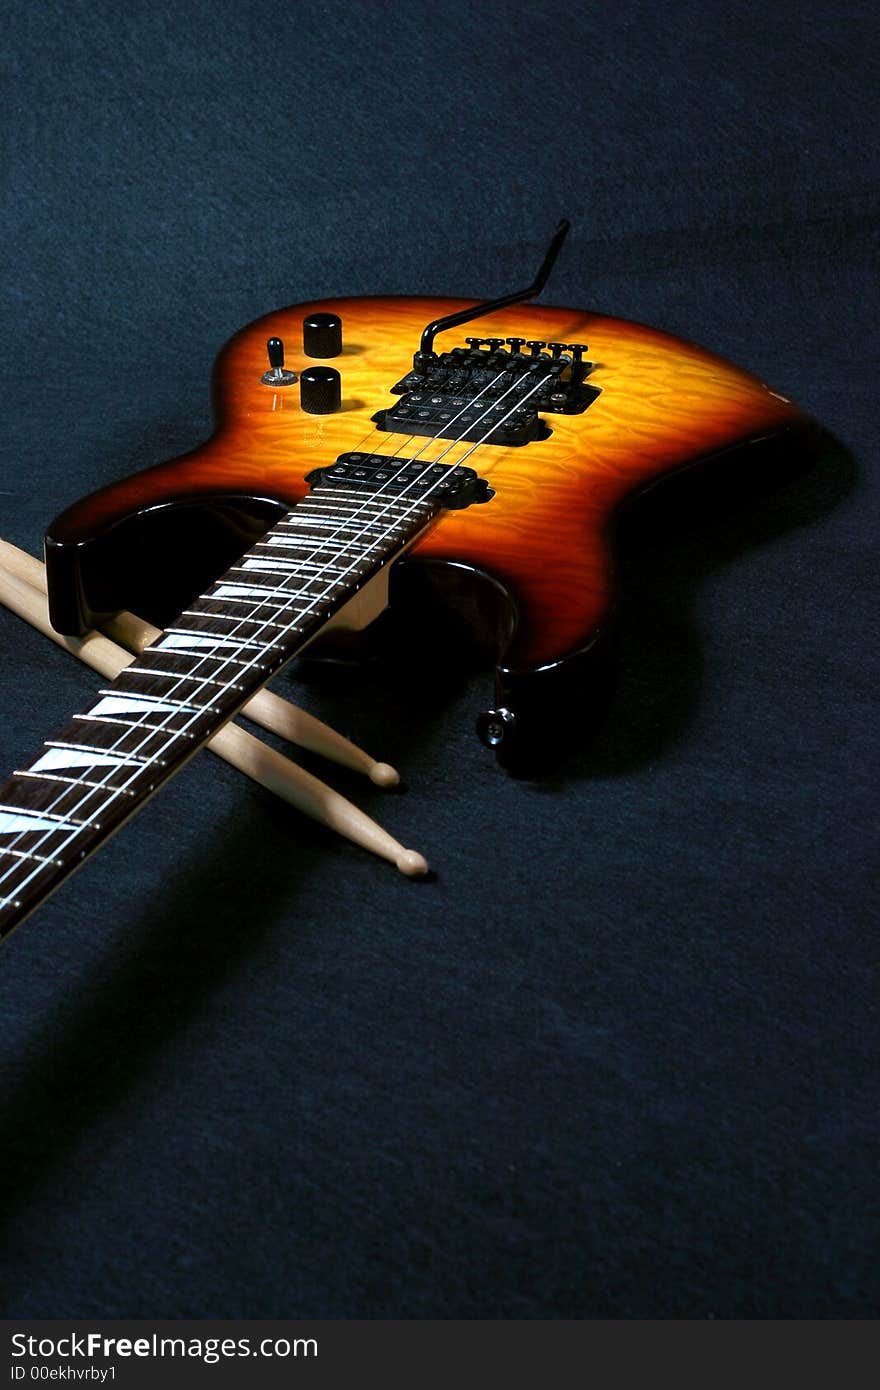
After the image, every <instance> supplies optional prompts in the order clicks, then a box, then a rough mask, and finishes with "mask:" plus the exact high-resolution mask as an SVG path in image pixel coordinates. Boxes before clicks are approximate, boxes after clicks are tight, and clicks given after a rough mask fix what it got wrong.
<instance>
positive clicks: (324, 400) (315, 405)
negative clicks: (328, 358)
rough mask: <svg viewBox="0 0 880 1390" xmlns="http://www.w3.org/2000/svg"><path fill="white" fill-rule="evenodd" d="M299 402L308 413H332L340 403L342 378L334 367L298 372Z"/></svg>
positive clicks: (313, 368) (308, 368)
mask: <svg viewBox="0 0 880 1390" xmlns="http://www.w3.org/2000/svg"><path fill="white" fill-rule="evenodd" d="M299 403H300V405H301V406H302V408H303V410H307V411H308V413H309V414H310V415H332V414H333V411H334V410H338V409H339V407H340V405H341V404H342V379H341V377H340V375H339V373H338V372H337V370H336V368H335V367H306V369H305V371H303V372H300V378H299Z"/></svg>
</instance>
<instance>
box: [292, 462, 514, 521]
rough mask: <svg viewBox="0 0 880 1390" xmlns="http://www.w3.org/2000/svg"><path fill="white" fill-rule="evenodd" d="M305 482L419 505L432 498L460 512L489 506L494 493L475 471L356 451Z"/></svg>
mask: <svg viewBox="0 0 880 1390" xmlns="http://www.w3.org/2000/svg"><path fill="white" fill-rule="evenodd" d="M306 482H307V483H311V485H312V488H313V489H317V488H334V487H337V488H346V489H351V488H358V489H360V488H362V489H363V491H364V495H365V496H368V495H369V494H370V493H374V494H380V493H381V495H382V496H388V497H392V496H393V497H399V496H403V497H405V498H407V499H412V500H413V501H414V502H415V501H420V500H421V499H423V498H428V497H433V498H435V499H436V501H437V502H439V503H440V505H441V506H443V507H449V508H453V509H458V508H461V507H469V506H470V505H471V503H474V502H488V501H489V499H490V498H491V497H494V496H495V493H494V492H493V491H492V489H491V488H490V487H489V484H488V483H487V482H486V480H485V479H484V478H481V477H480V476H479V474H478V473H476V472H475V471H474V470H473V468H463V467H462V465H461V464H456V465H455V466H448V465H447V464H444V463H431V462H430V461H429V460H427V459H405V458H393V457H391V456H390V455H388V454H367V453H360V452H358V451H354V452H351V453H347V454H340V455H339V458H338V459H337V460H336V462H335V463H334V464H331V465H330V467H329V468H314V469H312V472H311V473H307V474H306Z"/></svg>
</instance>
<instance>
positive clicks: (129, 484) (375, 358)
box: [0, 223, 806, 936]
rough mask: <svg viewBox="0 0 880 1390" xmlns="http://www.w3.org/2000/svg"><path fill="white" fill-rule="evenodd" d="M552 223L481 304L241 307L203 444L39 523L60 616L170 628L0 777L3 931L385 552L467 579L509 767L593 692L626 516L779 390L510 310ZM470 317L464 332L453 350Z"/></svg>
mask: <svg viewBox="0 0 880 1390" xmlns="http://www.w3.org/2000/svg"><path fill="white" fill-rule="evenodd" d="M567 230H568V224H567V223H561V224H560V226H559V228H558V229H557V232H556V235H555V237H554V239H553V241H552V242H551V244H550V247H549V249H548V252H547V254H546V256H545V259H544V262H543V264H542V266H541V269H540V271H539V273H538V276H537V278H536V279H535V281H534V282H533V283H532V284H531V285H529V286H527V287H526V288H525V289H523V290H520V291H517V292H516V293H514V294H510V295H507V296H503V297H502V298H500V299H497V300H493V301H489V302H486V303H481V304H478V305H473V304H470V305H469V304H465V303H464V302H459V301H450V300H437V299H428V298H423V299H419V298H413V299H408V298H375V299H366V298H364V299H348V300H334V301H331V302H322V303H310V304H301V305H298V306H295V307H293V308H288V309H283V310H280V311H278V312H277V313H272V314H269V315H267V316H266V317H265V318H262V319H259V320H258V321H257V322H256V323H253V324H251V325H250V326H249V327H248V328H246V329H244V330H243V331H242V332H240V333H238V334H237V335H236V336H235V337H234V338H233V339H232V340H231V341H230V342H229V343H228V344H227V346H226V347H225V348H224V349H223V351H222V352H221V354H220V356H219V358H218V361H217V364H216V368H215V376H214V390H215V416H216V432H215V433H214V435H213V437H212V438H211V439H210V440H209V441H208V442H207V443H206V444H204V445H203V446H202V447H200V448H198V449H196V450H195V451H194V452H193V453H190V454H187V455H185V456H183V457H182V458H178V459H174V460H172V461H170V462H168V463H163V464H160V465H158V466H157V467H153V468H149V469H147V470H146V471H144V472H142V473H139V474H137V475H136V476H134V477H130V478H126V479H124V480H122V481H121V482H117V483H114V484H112V485H111V486H109V487H105V488H103V489H102V490H100V491H99V492H96V493H94V494H93V495H92V496H90V497H88V498H86V499H84V500H83V501H80V502H77V503H76V504H75V505H74V506H72V507H70V508H69V509H68V510H67V511H65V512H64V513H63V514H62V515H61V516H60V517H58V519H57V520H56V521H55V522H53V523H52V525H51V526H50V528H49V531H48V533H47V535H46V544H45V555H46V566H47V576H48V582H49V595H50V612H51V616H52V621H53V624H54V626H55V627H56V628H57V629H58V630H59V631H61V632H64V633H67V634H71V635H81V634H83V633H84V632H86V631H87V630H89V629H90V628H94V627H98V626H100V625H101V624H102V622H105V621H107V619H108V618H109V617H110V616H112V615H113V614H114V613H116V612H118V611H120V610H121V609H122V608H129V609H133V610H134V611H149V609H150V608H152V609H153V610H155V609H156V608H157V607H162V606H163V605H164V607H165V608H166V610H167V611H168V612H169V613H170V614H174V613H177V616H176V617H172V618H171V621H169V622H168V623H167V624H166V625H165V632H164V634H163V635H162V637H161V638H160V639H159V640H158V641H156V642H155V644H154V645H153V646H151V647H149V648H147V649H146V650H145V651H144V653H143V655H142V656H141V657H139V658H138V659H137V660H136V661H135V662H134V664H133V665H131V666H129V667H128V668H127V669H126V670H125V671H124V672H123V674H122V675H120V676H119V677H118V679H116V680H115V681H113V683H112V684H110V685H108V686H107V687H106V688H104V689H102V690H100V691H99V692H98V694H97V695H96V697H95V699H94V700H93V701H92V702H91V704H90V705H89V707H88V709H86V710H85V711H84V712H83V713H81V714H78V715H76V716H74V718H73V719H72V720H71V722H70V723H69V724H67V725H66V727H65V728H63V729H62V730H61V731H60V732H59V733H58V734H57V735H56V737H55V738H53V739H50V740H48V741H47V742H46V743H45V744H44V745H43V747H42V749H41V750H40V751H39V753H38V754H37V756H36V757H35V758H34V759H33V760H32V761H31V762H30V763H28V764H27V765H26V766H25V767H23V768H21V769H19V770H18V771H16V772H15V773H14V774H13V776H12V777H11V778H10V780H9V781H8V782H6V784H5V785H4V786H3V787H2V788H0V936H2V935H5V934H7V933H8V932H9V931H10V930H11V929H12V928H13V927H14V926H16V925H17V924H18V923H19V922H20V921H22V920H23V918H24V917H25V916H27V914H28V913H29V912H30V911H31V910H32V909H33V908H34V907H35V906H37V904H38V903H40V902H41V901H42V900H43V899H44V898H46V897H47V896H48V894H49V893H51V892H52V891H54V889H55V888H56V887H58V885H59V884H60V883H61V882H63V880H64V879H65V878H66V877H67V876H68V875H69V874H70V873H71V872H72V871H73V870H74V869H75V868H77V867H78V866H79V865H80V864H81V863H82V862H83V861H84V860H85V859H86V858H87V857H88V856H89V855H90V854H91V853H92V852H93V851H94V850H95V849H97V848H98V847H99V845H100V844H101V843H102V842H103V841H105V840H106V839H107V838H108V837H109V836H110V835H111V834H113V833H114V832H115V831H116V830H118V829H119V828H120V827H121V826H122V825H123V824H124V823H125V822H126V821H127V820H128V819H129V817H130V816H132V815H133V814H134V812H135V811H137V810H138V809H139V807H140V806H141V805H142V804H143V803H144V801H145V800H146V799H147V798H149V797H150V796H151V795H152V794H153V793H154V792H156V791H157V790H158V789H159V788H160V787H161V786H162V785H163V783H164V782H166V781H167V780H168V779H169V778H170V777H171V776H172V775H173V774H174V773H175V772H176V771H177V770H178V769H179V768H180V767H181V766H182V765H183V764H184V763H185V762H186V761H187V760H188V759H189V758H190V757H191V756H192V755H193V754H194V753H195V752H196V751H197V750H198V749H199V748H200V747H201V746H202V744H204V743H205V742H206V740H207V739H208V738H209V737H210V736H211V735H212V734H213V733H214V732H215V731H216V730H217V728H218V727H219V726H220V725H221V724H223V723H224V722H225V721H226V720H228V719H230V718H231V717H232V716H233V715H235V713H236V712H237V711H238V710H239V709H240V707H241V706H242V705H243V704H244V703H245V701H246V700H247V699H248V698H249V697H250V696H251V695H252V694H253V693H254V691H255V690H256V689H258V688H259V687H260V686H262V685H263V684H265V683H266V682H267V681H268V680H270V679H271V678H272V677H273V676H275V675H276V674H277V673H278V672H279V671H280V670H281V669H282V667H284V666H285V665H286V664H287V663H288V662H289V661H291V659H292V658H293V657H294V656H296V655H298V654H299V653H301V652H302V651H303V650H304V648H305V647H306V646H307V645H308V644H309V643H310V642H311V641H312V640H313V639H314V638H315V637H317V636H318V635H319V634H320V633H322V631H324V630H325V629H326V628H327V626H328V625H329V624H330V623H331V621H332V620H334V618H336V619H337V620H338V619H339V616H340V615H343V616H344V617H347V618H348V620H349V621H350V622H351V623H352V624H353V625H354V626H362V625H363V624H364V623H366V622H369V621H371V620H372V618H373V617H374V616H375V615H376V614H377V613H379V612H381V610H382V609H383V607H384V606H385V604H386V603H387V597H388V576H389V571H390V568H391V566H392V565H393V564H395V562H397V561H401V565H400V568H399V570H396V571H395V573H396V574H397V573H400V572H404V573H406V574H409V575H411V576H414V577H415V578H418V577H424V576H427V575H435V574H445V575H447V576H450V577H451V578H452V579H453V580H454V581H455V582H456V584H457V586H458V587H459V589H460V588H461V585H462V584H464V585H467V584H469V583H470V584H473V585H474V586H475V592H476V593H477V594H478V601H477V602H476V603H475V604H474V605H473V607H474V611H477V610H479V611H480V612H481V613H483V614H484V615H487V618H488V621H489V623H490V626H491V627H492V628H493V630H494V635H495V646H496V655H497V665H496V703H495V707H494V708H493V709H492V710H490V711H488V712H486V713H485V714H483V715H482V716H481V717H480V719H479V721H478V729H479V732H480V734H481V736H482V738H483V740H484V741H485V742H486V743H487V744H489V745H490V746H491V747H494V748H496V749H497V750H498V752H499V753H500V754H503V755H504V756H509V755H510V752H511V750H512V749H513V750H515V748H516V746H517V744H518V743H521V742H522V741H523V740H524V739H525V738H527V736H528V734H529V726H530V724H531V725H532V726H533V727H534V725H535V724H536V722H537V721H538V718H539V716H538V715H537V714H536V711H540V710H541V709H542V707H544V706H546V701H547V697H548V695H549V697H550V699H551V700H553V699H555V692H556V691H558V690H559V689H561V687H562V686H563V685H564V684H565V683H566V682H567V681H569V680H570V679H571V678H572V677H573V676H574V674H575V673H578V672H579V673H580V676H581V679H582V680H583V678H584V676H585V677H586V680H587V682H589V678H590V672H591V669H592V664H593V662H594V660H595V658H596V656H597V654H598V653H599V652H600V651H601V647H602V642H601V639H602V637H603V635H604V634H605V632H606V631H607V629H608V626H609V621H610V616H611V612H612V606H613V577H612V539H613V528H614V523H615V518H616V516H617V514H618V513H619V511H620V509H621V507H622V505H623V503H624V502H625V501H626V500H627V499H628V498H630V497H631V496H633V495H634V494H636V493H638V492H640V491H642V490H644V489H645V488H646V487H648V486H649V485H652V484H654V483H655V482H657V481H658V480H659V479H661V478H663V477H664V476H666V475H670V474H672V473H674V472H677V471H680V470H682V469H685V468H688V467H690V466H692V465H695V464H697V463H700V462H703V461H705V460H707V459H713V460H716V459H718V458H719V457H720V456H722V455H724V456H726V457H728V462H729V461H730V460H733V465H734V466H736V462H737V460H742V459H743V458H744V455H745V452H749V451H750V450H752V449H754V448H755V447H757V446H758V445H759V444H760V443H761V442H762V441H765V440H776V441H779V440H784V439H785V438H787V437H789V436H791V437H794V436H795V434H796V433H797V432H798V431H800V430H802V429H803V427H804V426H805V424H806V421H805V417H804V416H803V414H802V413H801V412H800V411H799V410H798V409H797V408H796V407H795V406H794V405H793V404H792V403H791V402H790V401H789V400H787V399H786V397H785V396H783V395H780V394H778V393H777V392H775V391H772V390H770V389H769V388H768V387H767V386H765V385H763V384H762V383H761V382H760V381H758V380H756V379H755V378H754V377H752V376H750V375H748V374H747V373H746V372H744V371H741V370H740V369H739V368H737V367H734V366H732V365H730V364H729V363H726V362H724V361H723V360H722V359H720V358H718V357H716V356H714V355H712V354H711V353H708V352H705V351H702V350H701V349H699V348H697V347H695V346H693V345H691V344H689V343H686V342H683V341H681V340H679V339H676V338H674V337H671V336H668V335H667V334H664V333H661V332H657V331H655V330H654V329H650V328H646V327H643V326H641V325H639V324H636V323H629V322H623V321H620V320H615V319H612V318H605V317H602V316H600V315H597V314H592V313H584V312H581V311H577V310H570V309H556V308H545V307H543V306H534V305H531V306H529V307H526V306H525V301H526V300H529V299H532V298H534V297H535V296H537V295H538V294H539V293H540V291H541V289H542V288H543V286H544V283H545V281H546V279H547V276H548V274H549V271H550V269H551V267H552V264H553V262H554V260H555V258H556V256H557V254H558V252H559V248H560V246H561V244H562V241H563V239H564V237H565V234H566V232H567ZM476 318H482V319H484V323H483V329H484V332H485V334H486V336H484V337H481V338H476V337H472V336H467V337H462V335H461V334H460V332H459V331H458V330H459V329H460V328H461V327H462V326H463V325H464V324H466V323H468V322H469V321H471V320H473V319H476ZM267 351H268V360H267ZM285 352H286V356H285ZM733 450H736V451H737V452H735V453H732V452H731V451H733ZM218 576H219V577H218Z"/></svg>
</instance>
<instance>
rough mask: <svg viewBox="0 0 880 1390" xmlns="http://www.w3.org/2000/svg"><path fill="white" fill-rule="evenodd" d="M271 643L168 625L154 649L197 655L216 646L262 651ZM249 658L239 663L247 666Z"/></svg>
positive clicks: (212, 650)
mask: <svg viewBox="0 0 880 1390" xmlns="http://www.w3.org/2000/svg"><path fill="white" fill-rule="evenodd" d="M271 645H272V643H271V641H269V642H257V641H255V640H254V639H253V638H251V639H249V640H247V641H245V640H244V639H242V640H239V639H238V638H237V637H229V636H227V637H223V636H221V634H220V633H219V632H211V631H205V630H202V629H199V628H195V627H169V628H166V629H165V636H164V637H163V638H162V640H161V642H157V643H156V646H155V650H156V651H158V652H163V651H180V652H188V653H192V654H194V655H196V656H198V655H199V654H200V653H201V652H203V651H204V652H208V653H209V654H211V653H213V652H215V651H216V650H217V648H218V647H222V648H226V649H231V650H232V651H235V652H243V651H245V650H246V649H248V650H250V651H255V652H263V651H265V650H266V648H267V647H270V646H271ZM250 664H251V663H250V660H249V659H248V660H247V661H242V662H241V665H244V666H249V665H250Z"/></svg>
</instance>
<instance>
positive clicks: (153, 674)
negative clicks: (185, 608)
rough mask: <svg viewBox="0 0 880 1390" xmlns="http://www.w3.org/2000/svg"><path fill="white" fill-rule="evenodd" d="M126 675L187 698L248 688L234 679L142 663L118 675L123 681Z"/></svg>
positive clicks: (139, 683)
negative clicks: (163, 669) (188, 673)
mask: <svg viewBox="0 0 880 1390" xmlns="http://www.w3.org/2000/svg"><path fill="white" fill-rule="evenodd" d="M140 662H143V657H141V658H140ZM125 676H130V677H131V678H132V679H133V680H134V681H135V683H136V684H137V685H138V686H142V685H145V684H147V683H149V684H150V685H151V686H152V687H154V688H155V689H157V690H158V689H161V690H163V692H164V693H165V694H169V695H170V694H172V693H174V692H176V693H179V694H181V695H185V696H186V698H187V700H196V699H198V698H199V696H205V697H207V699H210V698H211V695H212V693H216V691H217V690H230V691H236V692H239V691H244V690H246V689H247V686H244V685H236V684H234V683H233V682H232V681H222V680H214V679H212V678H211V677H210V676H203V675H198V676H188V675H186V674H185V673H180V674H178V673H177V672H175V671H162V670H159V669H157V668H154V667H151V666H146V665H142V664H138V665H137V666H127V667H126V669H125V670H124V671H123V672H122V674H121V675H120V676H117V680H120V681H121V680H122V679H123V678H124V677H125ZM166 687H167V688H166Z"/></svg>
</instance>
